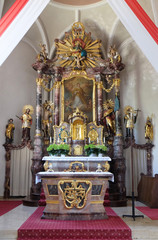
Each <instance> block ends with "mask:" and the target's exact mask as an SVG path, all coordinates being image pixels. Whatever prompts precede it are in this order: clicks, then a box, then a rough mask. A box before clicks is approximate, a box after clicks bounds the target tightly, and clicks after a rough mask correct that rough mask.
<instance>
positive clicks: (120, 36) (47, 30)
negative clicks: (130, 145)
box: [0, 2, 158, 196]
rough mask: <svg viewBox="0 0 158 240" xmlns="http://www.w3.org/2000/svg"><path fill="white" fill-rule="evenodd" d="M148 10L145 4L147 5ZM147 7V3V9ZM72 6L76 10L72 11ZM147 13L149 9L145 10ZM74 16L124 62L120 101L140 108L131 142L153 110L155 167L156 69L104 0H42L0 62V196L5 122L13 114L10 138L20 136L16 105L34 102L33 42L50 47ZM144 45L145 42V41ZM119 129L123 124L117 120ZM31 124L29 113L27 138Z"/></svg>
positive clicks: (157, 128)
mask: <svg viewBox="0 0 158 240" xmlns="http://www.w3.org/2000/svg"><path fill="white" fill-rule="evenodd" d="M148 11H149V9H148ZM151 11H152V9H151ZM76 12H77V13H76ZM151 15H152V13H151ZM75 21H81V22H83V24H84V25H85V29H87V31H88V32H89V31H90V32H91V33H92V36H94V38H98V39H101V40H102V45H103V47H102V48H103V52H104V55H105V56H106V55H107V51H108V47H109V46H110V45H113V44H115V45H116V48H117V49H118V52H119V53H120V55H121V56H122V59H123V60H122V61H123V63H124V64H125V65H126V68H125V70H124V71H122V72H121V75H120V78H121V107H122V115H123V108H124V107H125V106H127V105H130V106H132V107H133V108H134V109H140V110H141V112H139V116H138V120H137V123H136V124H135V129H134V130H135V138H136V143H139V144H143V143H145V137H144V133H145V131H144V127H145V122H146V118H147V116H153V125H154V140H153V144H154V145H155V147H154V149H153V174H155V173H158V172H157V169H158V160H157V156H158V144H157V136H158V108H157V105H156V104H157V99H158V83H157V79H158V73H157V72H156V71H155V69H154V68H153V66H152V65H151V64H150V63H149V61H148V60H147V58H146V57H145V56H144V54H143V53H142V51H141V50H140V49H139V48H138V46H137V44H136V43H135V41H134V40H133V39H132V38H131V36H130V35H129V33H128V31H127V30H126V29H125V27H124V26H123V25H122V23H121V22H120V21H119V19H118V17H117V16H116V15H115V13H114V12H113V10H112V9H111V8H110V6H109V5H108V4H107V3H106V2H105V4H100V3H98V4H93V7H89V8H88V7H82V8H81V9H77V8H75V7H74V8H73V7H70V8H69V7H65V8H64V6H63V5H61V4H59V5H57V4H56V5H55V6H53V4H52V2H50V4H48V6H47V7H46V8H45V10H44V11H43V12H42V14H41V15H40V17H39V18H38V19H37V21H36V22H35V23H34V24H33V26H32V27H31V28H30V30H29V31H28V32H27V33H26V35H25V36H24V38H23V39H22V40H21V42H20V43H19V44H18V45H17V47H16V48H15V49H14V51H13V52H12V53H11V55H10V56H9V57H8V58H7V60H6V61H5V62H4V63H3V65H2V66H1V67H0V76H1V80H0V81H1V88H0V112H1V121H0V129H1V134H0V153H1V154H0V166H1V167H0V196H3V191H4V177H5V151H4V148H3V146H2V145H3V144H4V142H5V126H6V124H7V121H8V119H9V118H13V119H14V124H15V138H14V144H17V143H20V141H21V133H22V130H21V122H20V120H19V119H18V118H16V116H15V115H18V116H21V114H22V108H23V106H24V105H26V104H31V105H32V106H33V107H34V109H35V104H36V103H35V102H36V81H35V80H36V77H37V74H36V72H35V71H34V70H33V69H32V67H31V65H32V63H34V62H35V57H36V55H37V53H38V52H39V50H40V48H39V43H40V42H42V43H45V44H46V46H47V49H48V52H49V53H50V55H51V53H52V52H53V49H54V39H55V38H62V35H63V34H64V33H65V32H66V31H68V30H69V29H70V28H71V26H72V24H73V23H74V22H75ZM147 47H149V46H147ZM122 126H123V131H124V133H125V126H124V123H123V120H122ZM34 129H35V114H34V115H33V125H32V129H31V138H32V139H33V136H34Z"/></svg>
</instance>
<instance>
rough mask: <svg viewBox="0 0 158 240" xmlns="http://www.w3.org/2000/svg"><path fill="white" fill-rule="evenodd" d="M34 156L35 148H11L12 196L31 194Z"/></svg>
mask: <svg viewBox="0 0 158 240" xmlns="http://www.w3.org/2000/svg"><path fill="white" fill-rule="evenodd" d="M32 156H33V150H30V149H29V148H28V147H27V146H26V147H24V148H22V149H18V150H11V166H10V196H28V195H30V187H31V182H32V174H31V165H32V160H31V159H32Z"/></svg>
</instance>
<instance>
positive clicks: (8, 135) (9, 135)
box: [5, 118, 15, 144]
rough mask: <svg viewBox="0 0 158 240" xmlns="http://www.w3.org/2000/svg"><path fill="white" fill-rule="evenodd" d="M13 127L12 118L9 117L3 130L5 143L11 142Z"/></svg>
mask: <svg viewBox="0 0 158 240" xmlns="http://www.w3.org/2000/svg"><path fill="white" fill-rule="evenodd" d="M14 129H15V126H14V123H13V119H12V118H10V119H9V120H8V124H7V126H6V130H5V136H6V143H9V144H11V143H12V142H13V136H14Z"/></svg>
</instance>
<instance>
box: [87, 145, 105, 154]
mask: <svg viewBox="0 0 158 240" xmlns="http://www.w3.org/2000/svg"><path fill="white" fill-rule="evenodd" d="M84 150H85V152H86V154H87V155H88V156H89V155H91V154H92V153H94V154H96V155H98V154H99V153H106V152H107V147H106V146H104V145H94V144H88V145H85V146H84Z"/></svg>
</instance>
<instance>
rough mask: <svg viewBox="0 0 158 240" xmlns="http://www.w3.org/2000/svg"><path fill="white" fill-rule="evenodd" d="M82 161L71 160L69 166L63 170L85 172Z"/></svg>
mask: <svg viewBox="0 0 158 240" xmlns="http://www.w3.org/2000/svg"><path fill="white" fill-rule="evenodd" d="M85 171H86V170H85V168H84V163H83V162H77V161H76V162H71V163H70V165H69V168H68V169H67V170H66V169H65V170H64V172H85Z"/></svg>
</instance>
